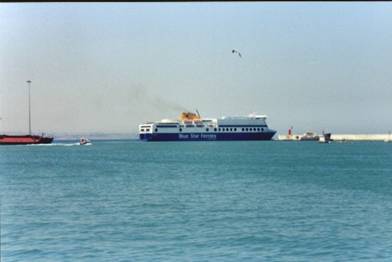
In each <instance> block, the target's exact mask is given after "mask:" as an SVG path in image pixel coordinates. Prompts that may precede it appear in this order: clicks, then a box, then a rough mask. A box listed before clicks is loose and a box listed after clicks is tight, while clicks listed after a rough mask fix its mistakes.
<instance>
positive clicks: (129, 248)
mask: <svg viewBox="0 0 392 262" xmlns="http://www.w3.org/2000/svg"><path fill="white" fill-rule="evenodd" d="M59 143H60V142H57V145H56V144H53V145H47V146H1V147H0V168H1V169H0V196H1V261H4V262H8V261H243V260H246V261H358V260H367V261H392V143H381V142H380V143H378V142H373V143H371V142H368V143H367V142H362V143H333V144H318V143H314V142H302V143H293V142H273V141H270V142H262V141H261V142H156V143H154V142H151V143H148V142H139V141H93V145H91V146H78V145H76V144H73V142H69V143H67V142H63V143H60V144H59Z"/></svg>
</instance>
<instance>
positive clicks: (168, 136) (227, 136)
mask: <svg viewBox="0 0 392 262" xmlns="http://www.w3.org/2000/svg"><path fill="white" fill-rule="evenodd" d="M275 133H276V132H263V133H260V132H259V133H153V134H140V135H139V138H140V139H141V140H145V141H223V140H271V139H272V137H273V136H274V135H275Z"/></svg>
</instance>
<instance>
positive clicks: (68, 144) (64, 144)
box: [27, 143, 93, 146]
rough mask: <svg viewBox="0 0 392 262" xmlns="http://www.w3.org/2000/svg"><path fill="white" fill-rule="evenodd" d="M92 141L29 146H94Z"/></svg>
mask: <svg viewBox="0 0 392 262" xmlns="http://www.w3.org/2000/svg"><path fill="white" fill-rule="evenodd" d="M92 145H93V144H92V143H87V144H85V145H81V144H79V143H52V144H31V145H27V146H92Z"/></svg>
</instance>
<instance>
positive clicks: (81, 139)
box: [79, 137, 91, 145]
mask: <svg viewBox="0 0 392 262" xmlns="http://www.w3.org/2000/svg"><path fill="white" fill-rule="evenodd" d="M90 143H91V142H90V140H88V139H87V138H84V137H82V138H80V140H79V144H80V145H87V144H90Z"/></svg>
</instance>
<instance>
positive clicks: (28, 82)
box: [26, 80, 31, 135]
mask: <svg viewBox="0 0 392 262" xmlns="http://www.w3.org/2000/svg"><path fill="white" fill-rule="evenodd" d="M26 82H27V84H28V89H29V135H31V103H30V102H31V101H30V89H31V80H27V81H26Z"/></svg>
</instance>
